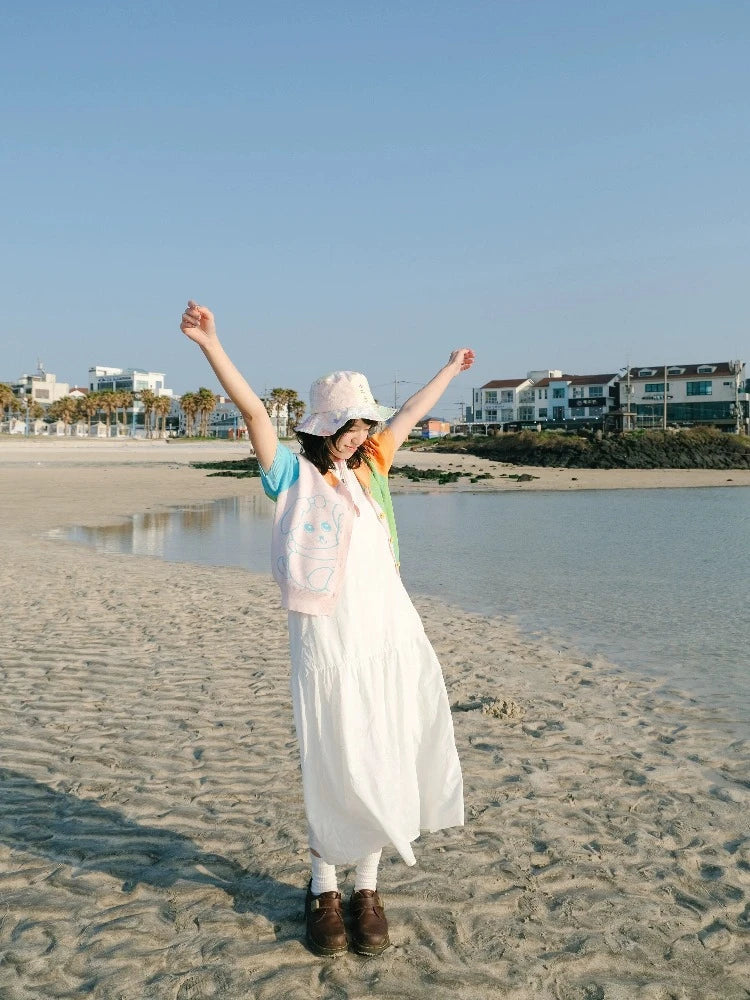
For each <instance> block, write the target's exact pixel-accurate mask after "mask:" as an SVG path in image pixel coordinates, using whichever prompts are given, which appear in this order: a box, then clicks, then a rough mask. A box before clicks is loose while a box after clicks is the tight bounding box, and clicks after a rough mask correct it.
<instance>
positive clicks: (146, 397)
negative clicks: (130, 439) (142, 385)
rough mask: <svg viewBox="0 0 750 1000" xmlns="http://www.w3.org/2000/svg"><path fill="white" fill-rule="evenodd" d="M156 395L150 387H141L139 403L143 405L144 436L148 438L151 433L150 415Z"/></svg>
mask: <svg viewBox="0 0 750 1000" xmlns="http://www.w3.org/2000/svg"><path fill="white" fill-rule="evenodd" d="M156 400H157V396H156V393H155V392H152V391H151V389H141V405H142V406H143V429H144V431H145V432H146V437H147V438H150V437H151V436H152V435H151V416H152V414H153V412H154V404H155V403H156Z"/></svg>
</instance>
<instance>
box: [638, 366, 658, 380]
mask: <svg viewBox="0 0 750 1000" xmlns="http://www.w3.org/2000/svg"><path fill="white" fill-rule="evenodd" d="M638 374H639V376H640V377H641V378H650V377H651V376H652V375H656V369H655V368H641V369H640V371H639V372H638Z"/></svg>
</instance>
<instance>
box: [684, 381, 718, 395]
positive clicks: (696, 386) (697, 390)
mask: <svg viewBox="0 0 750 1000" xmlns="http://www.w3.org/2000/svg"><path fill="white" fill-rule="evenodd" d="M713 385H714V384H713V382H712V381H711V380H710V379H708V380H707V381H705V382H686V383H685V387H686V392H687V395H688V396H711V395H713V391H714V389H713Z"/></svg>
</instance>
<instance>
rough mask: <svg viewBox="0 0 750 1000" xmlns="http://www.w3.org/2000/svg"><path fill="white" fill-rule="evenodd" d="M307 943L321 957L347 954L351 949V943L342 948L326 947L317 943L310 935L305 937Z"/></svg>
mask: <svg viewBox="0 0 750 1000" xmlns="http://www.w3.org/2000/svg"><path fill="white" fill-rule="evenodd" d="M305 944H306V945H307V947H308V948H309V949H310V951H312V952H314V953H315V954H316V955H319V956H320V957H321V958H333V957H334V956H335V955H345V954H346V952H347V951H349V945H347V944H345V945H343V946H342V947H341V948H324V947H323V946H322V945H319V944H316V943H315V941H313V940H311V939H310V938H309V937H305Z"/></svg>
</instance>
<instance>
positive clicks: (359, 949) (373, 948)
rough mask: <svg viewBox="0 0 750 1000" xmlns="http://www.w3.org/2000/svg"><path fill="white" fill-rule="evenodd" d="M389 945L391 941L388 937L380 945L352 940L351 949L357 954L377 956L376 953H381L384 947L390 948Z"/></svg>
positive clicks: (370, 956)
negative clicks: (358, 942)
mask: <svg viewBox="0 0 750 1000" xmlns="http://www.w3.org/2000/svg"><path fill="white" fill-rule="evenodd" d="M390 946H391V942H390V940H389V939H388V940H386V941H385V943H384V944H380V945H366V944H357V943H356V941H352V949H353V950H354V951H356V953H357V954H358V955H365V956H366V957H367V958H377V957H378V955H382V954H383V952H384V951H385V950H386V948H390Z"/></svg>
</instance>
